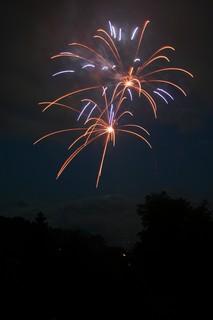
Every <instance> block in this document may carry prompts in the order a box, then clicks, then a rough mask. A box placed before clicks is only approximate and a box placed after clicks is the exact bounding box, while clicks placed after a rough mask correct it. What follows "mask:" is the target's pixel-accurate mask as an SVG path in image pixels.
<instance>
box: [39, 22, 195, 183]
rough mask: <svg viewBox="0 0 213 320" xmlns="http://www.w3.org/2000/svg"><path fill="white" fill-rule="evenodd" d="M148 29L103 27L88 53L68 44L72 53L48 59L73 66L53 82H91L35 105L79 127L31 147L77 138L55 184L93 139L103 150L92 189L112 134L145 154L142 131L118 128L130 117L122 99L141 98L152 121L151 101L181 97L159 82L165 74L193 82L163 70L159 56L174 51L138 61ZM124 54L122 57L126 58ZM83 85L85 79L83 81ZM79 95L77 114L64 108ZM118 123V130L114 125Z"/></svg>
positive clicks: (167, 48)
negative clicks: (129, 138)
mask: <svg viewBox="0 0 213 320" xmlns="http://www.w3.org/2000/svg"><path fill="white" fill-rule="evenodd" d="M148 24H149V21H148V20H147V21H145V23H144V25H143V26H142V28H141V29H140V28H139V27H135V28H134V29H133V30H131V32H129V33H128V32H124V31H125V30H123V29H122V28H117V27H115V26H114V25H113V24H112V23H111V22H110V21H109V24H108V26H109V32H108V31H107V30H104V29H102V28H99V29H98V30H97V31H96V34H95V35H94V36H93V39H94V40H93V41H94V42H95V45H94V47H91V46H88V45H87V44H83V43H79V42H72V43H70V44H69V46H70V47H72V52H70V51H63V52H60V53H59V54H56V55H54V56H52V57H51V59H56V58H62V57H63V58H69V62H70V61H72V62H73V63H74V64H76V67H74V68H73V67H72V68H68V69H66V70H61V71H58V72H56V73H54V74H53V77H57V76H61V75H63V74H70V77H71V79H72V81H73V82H74V84H75V85H76V84H78V83H77V82H75V75H76V74H81V75H82V74H83V77H84V72H85V75H87V76H88V74H89V80H90V82H91V80H93V81H94V82H93V86H88V87H87V86H85V87H79V88H78V89H77V90H73V91H72V90H71V91H70V92H68V93H66V94H64V95H62V96H60V97H58V98H56V99H54V100H53V101H48V102H40V105H44V108H43V111H46V110H47V109H49V108H50V107H52V106H58V107H63V108H67V109H69V110H71V111H74V112H76V113H78V116H77V118H76V123H77V124H78V125H79V123H80V122H82V121H84V122H83V125H82V126H77V127H76V125H74V126H73V127H72V128H68V129H62V130H58V131H54V132H52V133H48V134H46V135H44V136H43V137H41V138H40V139H38V140H37V141H35V143H34V144H36V143H38V142H39V141H41V140H43V139H45V138H47V137H50V136H52V135H55V134H59V133H64V132H72V131H79V132H80V135H79V136H78V138H77V139H75V140H74V141H73V142H72V143H71V145H70V146H69V149H72V150H73V152H72V153H71V155H70V156H69V157H68V158H67V160H66V161H65V162H64V164H63V165H62V167H61V169H60V170H59V172H58V175H57V178H58V177H59V176H60V175H61V174H62V172H63V171H64V169H65V168H66V167H67V166H68V164H69V163H70V162H71V161H72V160H73V159H74V158H75V157H76V156H77V154H79V152H81V151H82V150H83V149H84V148H85V147H86V146H88V145H90V144H91V143H92V142H93V141H95V140H97V139H99V138H102V139H104V146H103V151H102V156H101V161H100V166H99V170H98V176H97V180H96V187H98V184H99V180H100V177H101V173H102V169H103V164H104V159H105V155H106V152H107V147H108V144H109V142H110V141H111V142H112V144H113V146H115V140H116V134H117V133H118V132H122V133H128V134H131V135H135V136H137V137H139V138H141V139H142V140H143V141H145V142H146V143H147V144H148V146H149V147H150V148H151V145H150V143H149V142H148V141H147V140H146V139H145V138H144V136H143V135H142V133H143V134H144V133H145V134H147V135H149V132H148V131H147V130H145V129H144V128H143V127H142V126H140V125H139V124H134V123H131V124H129V123H127V124H123V121H124V120H125V118H126V115H130V116H133V114H132V112H130V111H129V110H128V109H127V108H126V107H124V100H126V99H128V101H129V103H133V102H134V98H135V93H136V97H137V98H140V99H141V96H143V97H144V98H145V100H147V101H148V104H149V106H150V107H151V109H152V111H153V114H154V117H155V118H157V103H156V100H155V99H156V98H157V97H158V98H160V99H161V101H163V102H164V103H166V104H168V103H169V101H171V100H174V98H173V95H171V94H170V93H169V92H168V87H169V88H171V89H172V88H173V89H175V90H177V91H180V92H181V93H182V94H183V95H185V96H186V92H185V90H184V89H183V88H182V87H181V86H180V85H179V84H178V83H175V82H174V81H171V80H170V79H165V77H166V76H167V75H169V74H170V73H171V72H180V73H182V74H185V75H187V76H190V77H193V75H192V74H191V73H190V72H189V71H187V70H185V69H183V68H179V67H173V66H167V64H169V63H170V60H169V58H168V56H167V55H166V54H165V52H167V51H170V50H171V51H174V50H175V49H174V48H173V47H172V46H169V45H165V46H162V47H160V48H158V49H157V50H155V51H154V52H153V53H152V54H151V56H149V57H148V58H144V57H143V56H141V46H142V43H143V42H144V41H143V39H144V33H145V31H146V28H147V26H148ZM124 40H125V41H124ZM128 40H129V47H128V50H127V49H126V48H125V47H124V49H123V45H124V44H125V43H128ZM129 48H130V50H129ZM131 49H133V52H131ZM126 53H128V55H127V56H126ZM159 64H162V67H159ZM162 76H163V77H162ZM85 79H86V76H85V77H84V80H85ZM97 79H98V80H97ZM100 91H101V94H100ZM84 94H86V95H87V97H86V98H85V96H84V98H80V101H81V102H82V103H83V108H82V109H81V110H78V109H77V108H74V107H72V106H70V105H69V102H66V101H67V100H69V99H71V98H72V97H73V96H75V97H76V98H77V97H78V96H79V95H80V96H82V95H84ZM94 95H96V96H97V97H98V98H99V99H100V98H101V99H102V100H104V103H103V101H102V102H101V103H100V102H99V100H97V99H96V98H94ZM121 118H122V125H121V124H120V120H121Z"/></svg>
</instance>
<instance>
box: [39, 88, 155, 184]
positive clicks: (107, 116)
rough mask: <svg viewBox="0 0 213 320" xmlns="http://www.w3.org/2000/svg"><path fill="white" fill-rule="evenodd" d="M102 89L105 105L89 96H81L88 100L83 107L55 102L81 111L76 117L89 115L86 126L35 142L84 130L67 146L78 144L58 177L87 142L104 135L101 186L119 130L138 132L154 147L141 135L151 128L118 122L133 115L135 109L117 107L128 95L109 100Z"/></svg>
mask: <svg viewBox="0 0 213 320" xmlns="http://www.w3.org/2000/svg"><path fill="white" fill-rule="evenodd" d="M102 89H103V93H102V97H103V98H104V105H103V106H101V105H99V104H98V103H97V102H96V101H94V100H92V99H89V98H86V99H82V100H81V101H82V102H83V103H84V104H85V105H84V107H83V109H82V110H81V111H79V110H77V109H75V108H72V107H70V106H68V105H66V104H62V103H58V102H55V103H54V104H55V105H57V106H61V107H65V108H68V109H70V110H73V111H75V112H78V118H77V120H79V119H80V118H81V117H83V116H84V117H86V120H85V121H84V127H75V128H68V129H62V130H57V131H54V132H51V133H48V134H46V135H44V136H42V137H41V138H39V139H38V140H36V141H35V142H34V144H36V143H38V142H39V141H41V140H43V139H45V138H47V137H50V136H53V135H55V134H59V133H65V132H71V131H80V132H82V133H81V134H80V136H79V137H78V138H76V139H75V140H74V141H73V142H72V143H71V144H70V146H69V147H68V149H73V148H75V150H74V151H73V152H72V153H71V155H70V156H69V157H68V158H67V159H66V161H65V162H64V164H63V165H62V166H61V168H60V170H59V172H58V174H57V178H58V177H59V176H60V175H61V174H62V172H63V171H64V169H65V168H66V167H67V166H68V165H69V163H70V162H71V161H72V160H73V159H74V158H75V157H76V156H77V154H78V153H79V152H81V151H82V150H83V149H84V148H85V147H86V146H88V145H89V144H90V143H92V142H93V141H95V140H97V139H98V138H103V139H104V146H103V152H102V156H101V161H100V166H99V170H98V176H97V180H96V187H98V184H99V180H100V177H101V173H102V168H103V163H104V159H105V155H106V151H107V146H108V144H109V142H110V141H112V144H113V146H115V138H116V134H117V133H118V132H122V133H128V134H132V135H135V136H137V137H139V138H140V139H142V140H143V141H145V142H146V143H147V144H148V146H149V147H150V148H151V144H150V143H149V142H148V140H147V139H146V138H145V137H144V136H143V135H142V133H146V134H147V135H149V132H148V131H147V130H146V129H145V128H143V127H142V126H140V125H137V124H133V123H127V124H122V125H120V124H119V121H120V120H121V118H123V117H124V116H125V115H130V116H133V114H132V112H130V111H129V110H124V111H122V112H120V108H119V106H117V107H116V108H115V105H117V104H119V103H120V104H121V103H122V102H123V100H124V99H125V97H123V99H122V101H121V100H120V99H119V101H110V102H108V99H107V95H106V92H105V90H104V88H102ZM110 100H111V99H110ZM42 104H47V105H49V102H42ZM44 110H46V107H45V108H44V109H43V111H44ZM87 110H89V112H87ZM93 113H96V114H98V115H97V116H92V114H93ZM79 144H80V145H79Z"/></svg>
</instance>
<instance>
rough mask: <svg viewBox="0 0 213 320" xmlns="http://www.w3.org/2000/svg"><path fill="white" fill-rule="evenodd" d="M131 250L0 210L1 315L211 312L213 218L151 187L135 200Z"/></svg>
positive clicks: (184, 315) (203, 207)
mask: <svg viewBox="0 0 213 320" xmlns="http://www.w3.org/2000/svg"><path fill="white" fill-rule="evenodd" d="M136 214H138V215H139V216H140V221H141V231H140V232H139V234H138V241H137V243H136V244H135V246H134V248H133V249H132V250H131V251H130V252H127V251H126V250H125V249H124V248H121V247H109V246H107V245H106V243H105V241H104V238H103V237H102V236H101V235H92V234H90V233H88V232H86V231H84V230H79V229H73V230H62V229H57V228H53V227H51V226H49V225H48V222H47V219H46V217H45V215H44V214H43V213H42V212H39V213H38V214H37V215H36V217H35V220H34V221H32V222H30V221H28V220H26V219H24V218H22V217H12V218H8V217H4V216H3V215H1V216H0V288H1V296H2V298H1V299H0V301H1V307H0V312H1V314H2V316H1V319H14V318H20V319H46V320H49V319H50V320H54V319H55V320H57V319H71V318H75V319H80V318H83V317H93V318H94V317H95V318H98V319H102V318H106V317H111V318H114V317H119V319H120V318H122V317H125V318H126V317H127V316H129V315H128V312H129V314H130V316H131V318H133V317H136V316H137V317H140V318H142V319H144V320H157V319H168V320H173V319H178V320H182V319H193V318H194V317H196V318H200V319H211V318H212V315H213V313H212V298H213V296H212V284H213V282H212V273H213V261H212V255H213V220H212V211H211V210H210V209H209V206H208V202H207V201H206V200H203V201H202V202H201V203H200V204H199V205H198V206H197V207H193V206H192V204H191V203H190V201H188V200H186V199H183V198H177V199H173V198H171V197H170V196H169V195H168V194H167V193H166V192H165V191H162V192H160V193H152V194H149V195H147V196H146V197H145V201H144V203H142V204H138V205H137V206H136Z"/></svg>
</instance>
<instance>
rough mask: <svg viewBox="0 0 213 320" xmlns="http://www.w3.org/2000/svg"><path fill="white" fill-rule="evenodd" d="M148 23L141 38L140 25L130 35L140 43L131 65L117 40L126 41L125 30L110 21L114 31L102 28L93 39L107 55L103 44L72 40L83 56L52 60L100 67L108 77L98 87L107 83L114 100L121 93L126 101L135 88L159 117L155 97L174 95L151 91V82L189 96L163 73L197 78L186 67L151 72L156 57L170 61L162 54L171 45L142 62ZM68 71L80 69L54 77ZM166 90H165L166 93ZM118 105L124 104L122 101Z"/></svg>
mask: <svg viewBox="0 0 213 320" xmlns="http://www.w3.org/2000/svg"><path fill="white" fill-rule="evenodd" d="M148 23H149V21H148V20H147V21H146V22H145V23H144V25H143V27H142V29H141V31H140V34H139V36H138V39H137V34H138V33H139V30H138V28H135V29H134V30H133V32H132V34H131V38H130V37H129V40H130V41H134V40H135V39H137V43H136V50H135V52H134V54H133V56H132V58H131V59H130V62H129V64H128V65H127V66H125V65H126V63H124V59H123V60H122V58H121V54H120V52H119V49H118V46H116V43H120V42H122V34H123V33H122V29H121V28H119V29H118V30H116V28H115V27H114V26H113V25H112V24H111V22H109V26H110V33H108V32H107V31H106V30H104V29H98V30H97V34H96V35H94V36H93V38H95V39H98V40H100V41H101V42H102V43H103V44H104V46H105V47H106V48H105V50H104V52H105V55H104V54H102V53H101V48H102V46H99V47H98V49H99V50H97V49H94V48H92V47H90V46H87V45H85V44H82V43H78V42H73V43H70V44H69V45H70V46H72V48H76V49H77V48H78V49H81V50H82V51H83V52H82V54H81V55H79V54H77V53H72V52H61V53H59V54H57V55H54V56H53V57H52V59H54V58H57V57H71V58H75V59H79V60H81V61H82V64H81V68H82V69H89V70H92V74H93V73H94V69H97V70H98V72H99V73H100V74H102V76H103V78H104V79H103V80H102V81H103V83H101V85H100V86H97V87H101V86H104V87H105V89H107V88H113V93H112V98H111V101H113V100H114V98H115V97H117V96H119V97H120V100H122V98H123V96H124V94H125V93H126V91H127V92H128V95H129V97H130V99H131V100H132V90H134V91H136V92H137V93H138V96H139V97H140V96H141V94H142V95H143V96H144V97H145V98H146V99H147V100H148V102H149V104H150V106H151V108H152V110H153V112H154V116H155V118H157V104H156V101H155V98H154V96H155V94H158V96H161V98H162V99H164V101H166V98H165V95H166V96H171V95H169V93H167V92H166V91H165V90H163V89H161V88H157V90H158V91H151V92H150V84H151V83H153V84H154V83H155V84H157V83H158V84H159V83H160V84H167V85H169V86H173V87H175V88H176V89H178V90H180V91H181V92H182V93H183V94H184V95H185V96H186V92H185V91H184V90H183V88H181V87H180V86H179V85H178V84H176V83H175V82H173V81H169V80H165V79H162V78H160V77H159V76H160V75H161V74H162V73H163V72H166V71H169V72H170V71H179V72H182V73H186V74H188V75H189V76H191V77H193V75H192V74H191V73H190V72H189V71H187V70H185V69H183V68H177V67H163V68H162V67H161V68H159V67H158V68H156V69H155V70H151V71H149V69H148V67H152V68H153V63H154V62H155V61H156V60H165V61H167V62H170V60H169V58H168V57H167V56H166V55H165V54H162V52H164V51H165V50H175V49H174V48H173V47H171V46H163V47H160V48H159V49H158V50H156V51H155V52H154V53H153V54H152V55H151V56H150V57H149V58H148V59H146V60H145V61H144V62H143V63H141V58H140V57H139V51H140V47H141V43H142V39H143V36H144V32H145V29H146V27H147V25H148ZM102 51H103V49H102ZM126 51H127V50H126ZM106 52H109V55H110V57H107V54H106ZM122 53H123V52H122ZM91 55H92V57H91ZM128 56H131V55H130V54H129V50H128ZM127 60H128V59H127ZM125 62H126V61H125ZM67 72H73V73H74V72H76V70H74V69H72V70H70V69H69V70H63V71H59V72H57V73H55V74H53V76H56V75H59V74H62V73H67ZM92 76H93V75H91V77H92ZM93 89H94V87H87V88H83V89H80V90H79V91H85V90H87V91H88V90H93ZM159 90H162V91H161V93H160V92H159ZM162 92H164V93H163V94H162ZM73 93H75V92H70V93H68V94H67V95H65V96H61V97H59V98H58V99H57V101H59V100H62V99H63V98H65V97H67V96H69V95H72V94H73ZM118 105H119V106H120V103H119V104H118ZM47 107H49V106H47Z"/></svg>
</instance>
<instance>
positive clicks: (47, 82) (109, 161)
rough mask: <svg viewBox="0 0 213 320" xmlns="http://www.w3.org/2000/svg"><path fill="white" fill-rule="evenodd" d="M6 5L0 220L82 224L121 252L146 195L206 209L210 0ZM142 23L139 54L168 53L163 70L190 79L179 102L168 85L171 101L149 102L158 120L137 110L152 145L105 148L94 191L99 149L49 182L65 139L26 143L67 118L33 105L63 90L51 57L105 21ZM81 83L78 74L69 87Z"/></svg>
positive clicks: (65, 84)
mask: <svg viewBox="0 0 213 320" xmlns="http://www.w3.org/2000/svg"><path fill="white" fill-rule="evenodd" d="M6 6H8V8H5V9H4V11H3V12H2V19H1V20H2V22H3V25H2V28H1V29H2V38H1V46H2V49H1V53H2V60H1V75H2V85H3V87H2V89H3V90H2V94H1V119H2V123H1V158H0V161H1V180H0V181H1V182H0V183H1V199H0V206H1V214H3V215H5V216H13V215H23V216H24V217H25V218H27V219H33V218H34V217H35V215H36V214H37V213H38V212H39V211H42V212H43V213H44V214H45V215H46V216H47V218H48V222H49V223H50V224H52V225H54V226H59V227H71V228H73V227H79V228H83V229H86V230H88V231H90V232H93V233H95V234H101V235H103V236H104V237H105V240H106V241H107V243H108V244H116V245H122V246H128V243H131V242H134V241H135V240H136V234H137V232H139V231H140V230H141V226H140V221H139V217H138V216H137V214H136V205H137V204H138V203H141V202H143V201H144V197H145V196H146V195H147V194H149V193H152V192H160V191H162V190H165V191H167V192H168V193H169V194H170V195H171V196H174V197H184V198H187V199H189V200H190V201H192V203H193V204H197V203H199V202H200V201H201V200H203V199H204V198H205V199H207V200H208V201H209V203H210V204H211V205H212V190H213V188H212V187H213V182H212V181H213V179H212V178H213V174H212V173H213V169H212V163H213V130H212V120H213V108H212V98H211V95H212V88H211V87H210V84H211V82H212V80H211V74H212V73H211V69H212V64H211V58H212V49H211V48H212V46H211V42H212V11H211V8H210V1H204V2H203V5H201V3H195V2H194V1H193V2H192V1H182V0H181V1H177V2H173V1H143V0H141V1H139V0H138V1H137V0H132V1H126V0H123V1H118V0H114V1H106V2H102V1H95V0H94V1H90V0H88V1H85V2H84V1H82V0H78V1H77V0H76V1H74V0H70V1H67V0H65V1H64V0H62V1H49V0H48V1H36V2H34V3H33V2H27V1H26V2H25V1H19V2H15V1H13V2H10V3H9V4H7V5H6ZM147 19H148V20H150V24H149V26H148V28H147V33H146V47H145V48H144V50H147V52H148V51H149V50H151V49H153V48H154V49H158V47H159V45H161V44H162V45H171V46H173V47H175V52H174V53H172V55H171V62H172V65H173V66H177V67H181V68H185V69H187V70H188V71H190V72H192V74H193V75H194V78H193V79H192V78H190V80H189V79H188V78H187V77H185V76H184V77H183V80H180V79H178V80H180V81H184V79H186V78H187V79H188V80H187V81H186V82H184V83H183V86H184V89H185V90H186V91H187V93H188V96H187V97H185V96H183V95H182V94H180V93H177V91H175V90H173V89H172V93H173V96H174V97H175V100H174V102H172V103H171V104H170V105H166V104H165V103H164V102H163V101H162V100H158V101H159V104H158V119H153V117H151V116H150V114H149V112H147V109H146V111H144V112H141V113H140V114H139V116H140V117H141V119H142V121H143V125H144V127H145V128H146V129H148V130H149V132H150V138H149V141H150V143H151V144H152V147H153V148H152V149H149V148H148V147H147V145H145V143H143V142H141V141H139V140H138V139H137V138H135V137H128V135H127V136H122V137H120V138H119V139H118V140H117V145H116V147H115V148H109V149H110V150H109V153H107V156H106V160H105V163H104V168H103V173H102V176H101V180H100V184H99V187H98V188H97V189H96V187H95V182H96V176H97V170H98V165H99V161H100V156H101V150H102V149H101V144H100V143H95V144H94V145H91V146H90V147H88V149H87V150H84V151H83V152H81V153H80V154H79V155H78V157H76V158H75V160H74V161H73V162H72V163H71V164H70V165H69V167H68V168H67V169H66V170H65V171H64V173H63V174H62V176H61V177H60V178H59V179H58V180H56V179H55V178H56V175H57V172H58V170H59V168H60V166H61V165H62V163H63V162H64V161H65V159H66V158H67V157H68V155H69V153H68V150H67V146H68V144H67V143H69V141H70V140H69V139H70V136H69V135H66V137H62V136H60V137H56V136H55V137H54V138H53V139H47V140H44V141H43V142H41V143H39V144H37V145H33V142H34V141H35V140H36V139H38V138H39V137H41V136H42V135H43V134H45V133H48V132H50V131H53V130H57V129H63V128H65V127H68V126H70V122H71V121H72V120H73V117H72V115H71V113H68V112H67V111H65V110H61V109H60V110H49V111H47V112H44V113H42V112H41V106H39V105H38V103H39V102H40V101H48V100H49V101H51V100H53V99H54V98H57V97H58V96H60V95H61V94H64V93H66V92H67V91H69V90H71V89H70V88H72V82H71V81H70V78H68V77H58V78H57V79H56V78H53V77H52V74H53V73H54V72H56V68H57V67H59V64H58V65H56V64H54V63H55V61H53V60H51V59H50V57H51V56H52V55H54V54H56V53H59V52H60V51H65V50H67V48H68V46H67V45H68V43H70V42H72V41H79V42H82V43H83V42H85V41H88V39H92V36H93V35H94V34H95V32H96V30H97V29H98V28H99V27H100V26H107V25H108V20H110V21H112V22H113V24H114V25H117V26H121V27H122V26H125V27H129V28H135V27H136V26H142V25H143V24H144V22H145V21H146V20H147ZM60 61H61V62H62V60H60ZM58 62H59V60H58ZM2 71H3V72H2ZM181 77H182V75H181ZM81 81H82V82H81ZM82 83H83V80H82V79H80V77H79V78H78V79H77V80H76V82H75V85H76V86H77V87H78V86H82Z"/></svg>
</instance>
